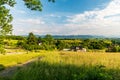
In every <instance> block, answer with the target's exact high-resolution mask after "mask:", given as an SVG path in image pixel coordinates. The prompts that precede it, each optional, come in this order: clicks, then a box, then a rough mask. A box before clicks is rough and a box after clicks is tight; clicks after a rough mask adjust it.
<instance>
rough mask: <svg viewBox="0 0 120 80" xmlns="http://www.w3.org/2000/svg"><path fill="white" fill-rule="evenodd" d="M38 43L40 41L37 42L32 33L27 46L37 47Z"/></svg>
mask: <svg viewBox="0 0 120 80" xmlns="http://www.w3.org/2000/svg"><path fill="white" fill-rule="evenodd" d="M37 43H38V41H37V38H36V36H35V35H34V34H33V33H32V32H31V33H29V35H28V38H27V44H29V45H37Z"/></svg>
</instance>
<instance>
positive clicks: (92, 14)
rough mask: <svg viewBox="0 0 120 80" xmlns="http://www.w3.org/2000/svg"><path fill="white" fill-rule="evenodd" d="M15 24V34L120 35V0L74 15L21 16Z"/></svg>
mask: <svg viewBox="0 0 120 80" xmlns="http://www.w3.org/2000/svg"><path fill="white" fill-rule="evenodd" d="M21 12H22V11H21ZM22 14H23V13H22ZM26 14H27V13H26ZM59 14H60V13H59ZM13 24H14V26H15V27H14V34H27V33H29V32H34V33H36V34H54V35H59V34H61V35H82V34H89V35H120V0H111V2H109V3H108V4H107V5H106V7H105V8H103V9H96V8H95V9H93V10H91V11H85V12H83V13H77V14H73V15H68V14H67V15H64V14H63V13H62V15H58V14H49V15H46V16H45V15H44V16H41V17H40V18H38V17H37V18H34V17H29V18H27V19H26V18H19V19H15V20H14V23H13ZM18 27H19V28H20V29H18ZM26 29H27V30H26Z"/></svg>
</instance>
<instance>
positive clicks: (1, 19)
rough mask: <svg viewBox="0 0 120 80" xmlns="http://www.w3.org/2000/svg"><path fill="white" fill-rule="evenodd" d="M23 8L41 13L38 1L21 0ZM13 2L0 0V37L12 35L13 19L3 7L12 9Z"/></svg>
mask: <svg viewBox="0 0 120 80" xmlns="http://www.w3.org/2000/svg"><path fill="white" fill-rule="evenodd" d="M23 1H24V3H25V6H26V7H27V8H29V9H31V10H35V11H42V3H41V1H40V0H23ZM48 1H49V2H55V0H48ZM15 4H16V1H15V0H0V35H6V34H11V33H12V24H11V22H12V20H13V17H12V15H11V14H10V10H9V9H7V7H6V6H5V5H8V6H10V7H14V5H15Z"/></svg>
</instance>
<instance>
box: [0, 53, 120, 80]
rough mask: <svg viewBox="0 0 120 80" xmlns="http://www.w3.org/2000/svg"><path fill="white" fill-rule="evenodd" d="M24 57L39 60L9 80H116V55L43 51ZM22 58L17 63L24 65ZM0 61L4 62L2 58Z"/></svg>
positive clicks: (119, 78)
mask: <svg viewBox="0 0 120 80" xmlns="http://www.w3.org/2000/svg"><path fill="white" fill-rule="evenodd" d="M17 55H18V54H17ZM19 55H20V54H19ZM24 55H26V56H27V57H28V56H31V55H32V57H30V58H33V55H35V56H34V57H36V56H42V57H43V58H42V59H40V61H36V62H33V63H31V64H30V65H29V66H27V67H23V68H19V69H18V71H17V72H16V74H15V75H14V76H13V77H12V79H10V80H120V58H119V56H120V54H119V53H114V54H113V53H97V52H95V53H93V52H91V53H89V52H88V53H81V52H58V51H52V52H47V51H44V52H40V53H33V54H24ZM6 56H11V57H12V58H13V57H16V56H15V55H6ZM26 56H23V55H21V57H22V58H19V59H18V61H21V62H24V61H25V60H24V61H22V59H24V58H27V57H26ZM0 57H1V58H3V61H4V59H5V58H4V57H5V56H4V57H3V55H0ZM23 57H24V58H23ZM1 58H0V59H1ZM30 58H29V59H30ZM12 60H13V61H16V60H14V59H12ZM8 62H9V61H8ZM0 63H1V62H0ZM3 65H5V66H8V65H7V64H3ZM9 65H10V64H9ZM11 65H13V64H11ZM3 80H4V79H3Z"/></svg>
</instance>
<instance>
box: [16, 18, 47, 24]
mask: <svg viewBox="0 0 120 80" xmlns="http://www.w3.org/2000/svg"><path fill="white" fill-rule="evenodd" d="M18 22H20V23H26V24H30V25H34V24H36V25H39V24H45V22H44V21H43V20H41V19H35V18H30V19H19V20H18Z"/></svg>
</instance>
